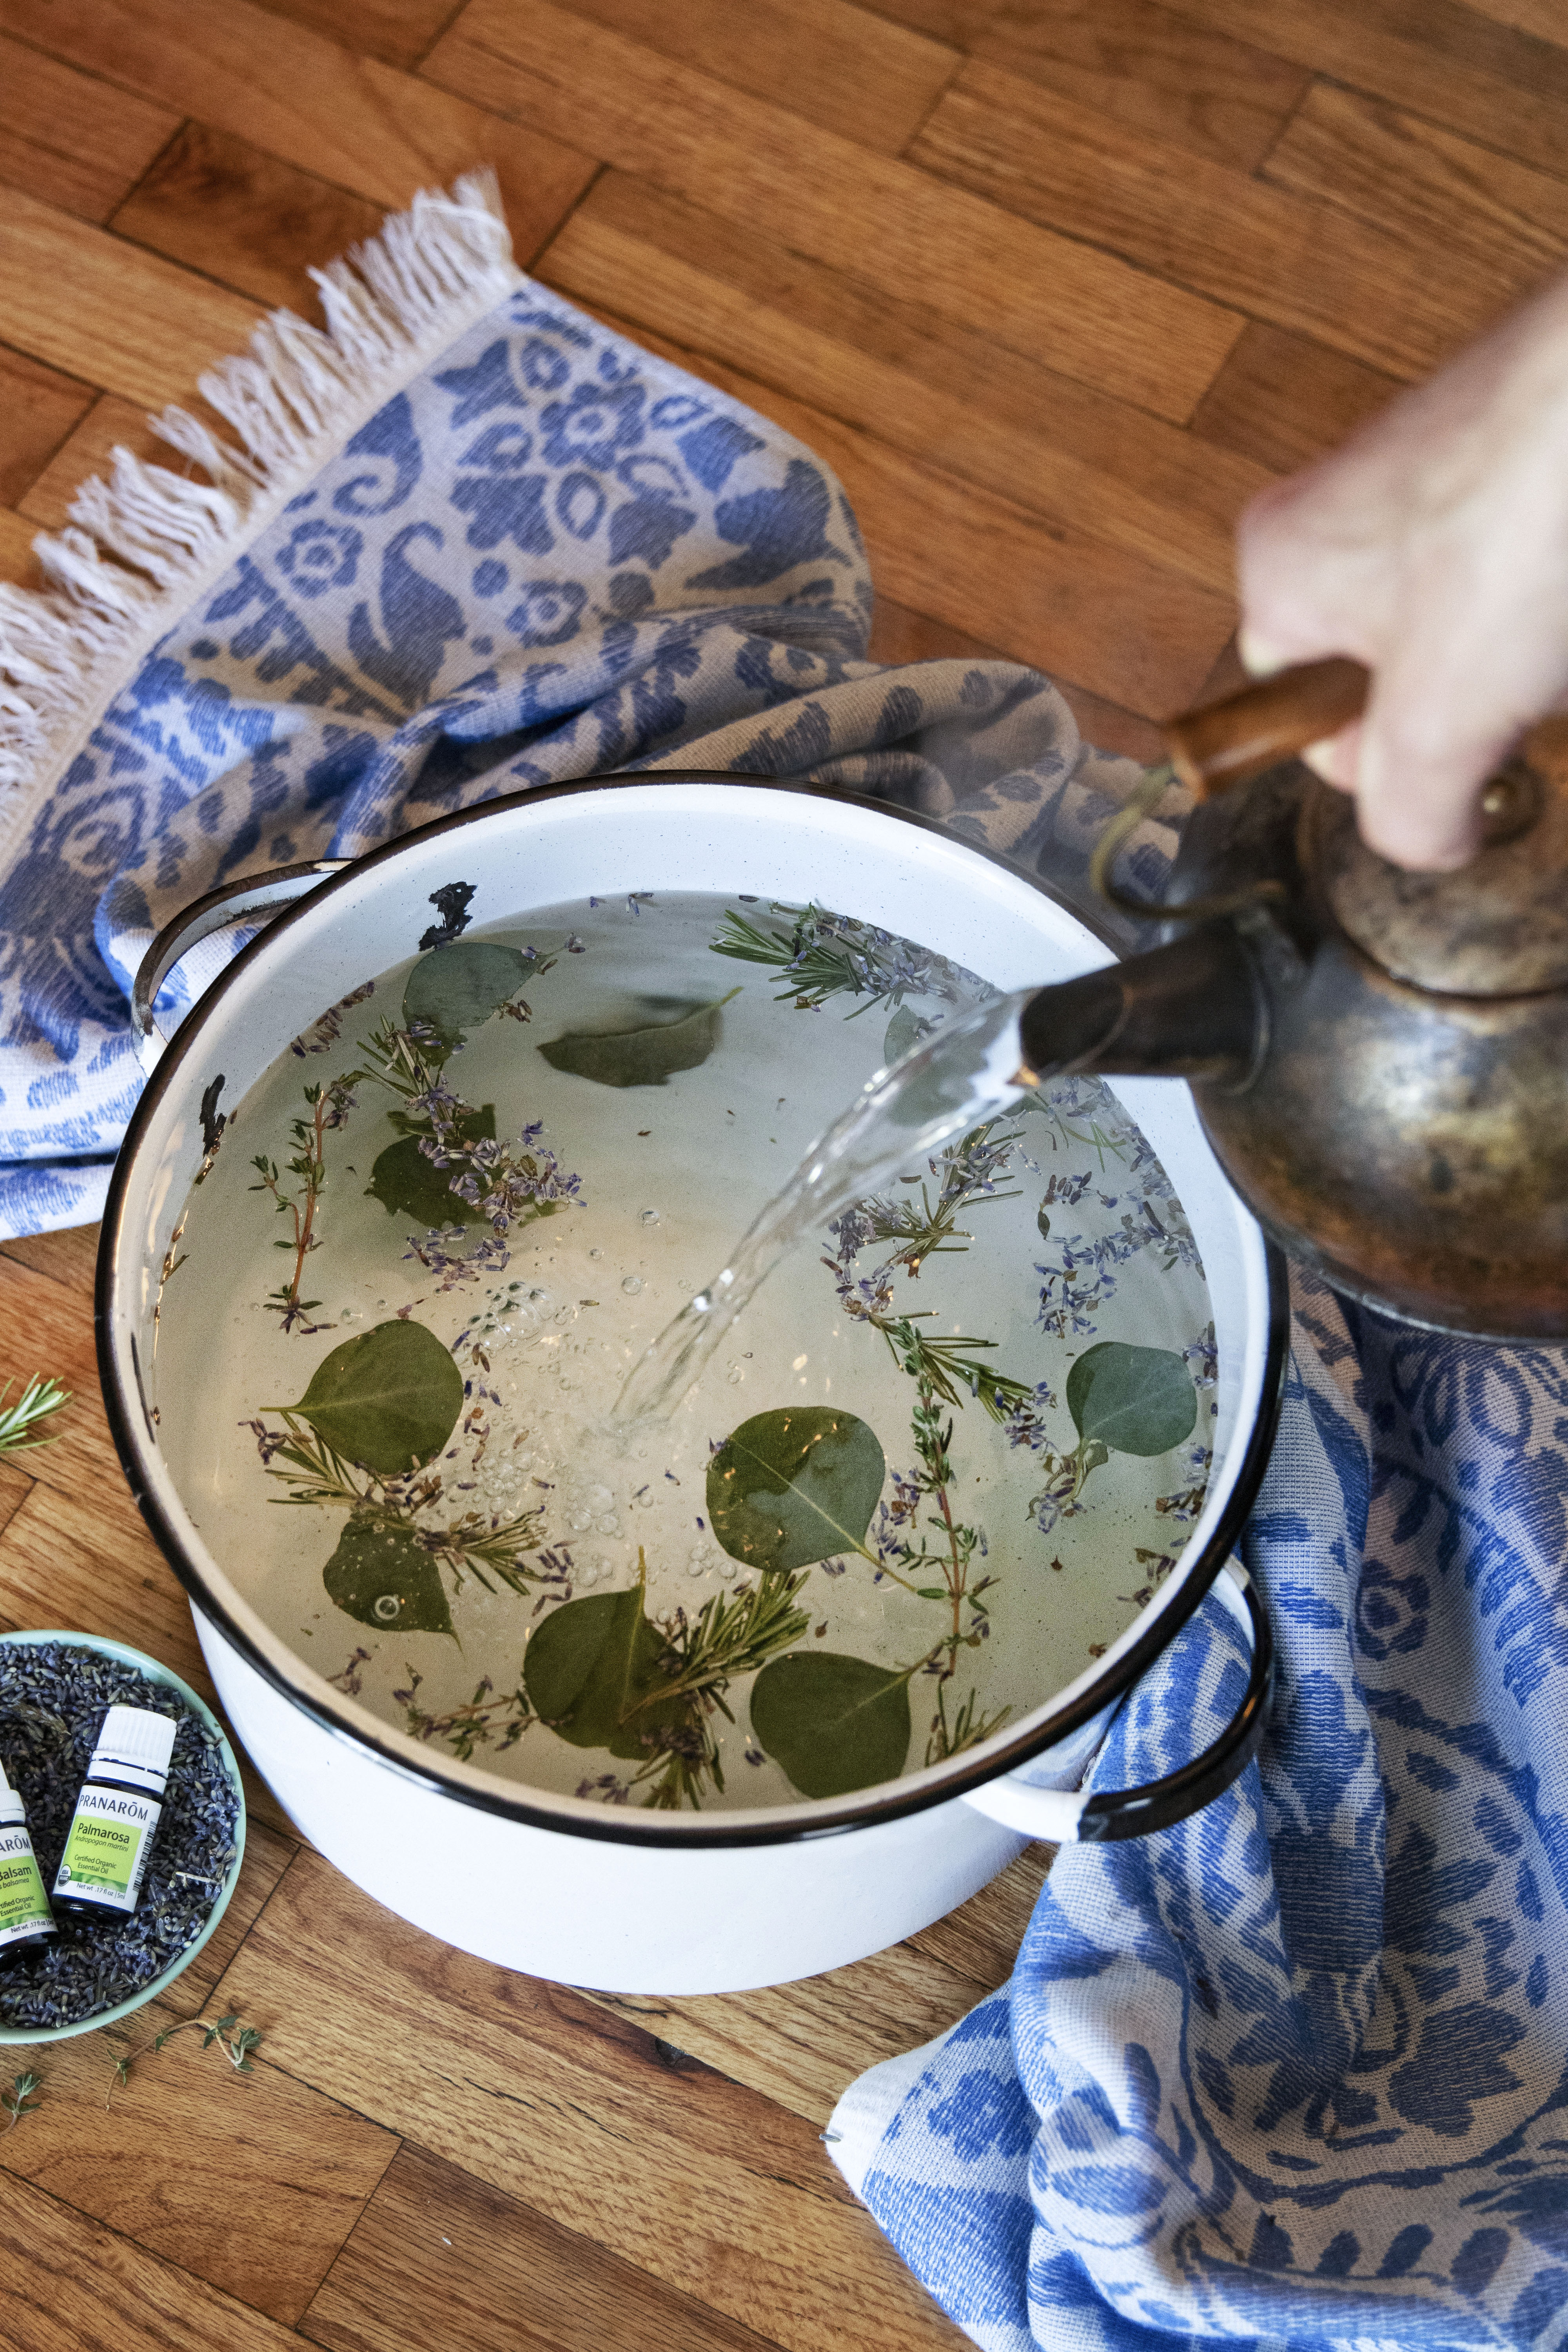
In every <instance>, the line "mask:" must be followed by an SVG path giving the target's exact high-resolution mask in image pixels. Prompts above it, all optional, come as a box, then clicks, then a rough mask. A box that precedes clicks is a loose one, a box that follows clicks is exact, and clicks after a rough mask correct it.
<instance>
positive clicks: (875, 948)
mask: <svg viewBox="0 0 1568 2352" xmlns="http://www.w3.org/2000/svg"><path fill="white" fill-rule="evenodd" d="M771 911H772V912H773V914H775V915H788V916H792V917H793V918H794V920H793V922H792V924H791V926H790V929H788V930H779V929H776V928H774V927H772V926H765V925H763V924H762V923H758V922H754V921H753V920H752V918H751V917H750V916H749V915H738V914H736V913H734V912H733V911H731V912H730V913H728V914H726V916H725V918H724V927H723V929H721V932H720V934H719V937H718V938H717V939H716V940H713V941H712V942H711V947H712V951H713V953H714V954H715V955H721V956H732V957H734V959H735V960H736V961H737V962H740V963H759V964H762V965H763V966H765V967H766V968H767V969H768V970H770V971H773V974H774V975H775V977H776V979H777V980H778V982H779V983H780V985H779V988H778V990H777V992H776V993H775V996H774V999H773V1001H774V1003H777V1004H785V1003H789V1002H790V1001H791V1000H792V999H793V1000H794V1003H795V1005H796V1006H797V1008H798V1009H799V1010H800V1011H801V1012H803V1013H815V1012H816V1011H817V1010H818V1009H819V1008H820V1007H821V1006H822V1005H823V1004H825V1003H826V1002H827V999H828V998H829V997H830V996H846V995H847V996H863V997H864V998H865V1000H866V1002H865V1003H863V1004H859V1005H857V1007H856V1008H855V1011H854V1012H853V1013H850V1015H849V1016H848V1017H849V1019H850V1020H851V1021H854V1020H858V1018H859V1016H860V1014H861V1013H869V1012H870V1011H871V1009H872V1007H873V1005H877V1004H886V1005H890V1006H895V1007H896V1006H898V1005H900V1004H901V1003H903V1001H904V999H905V997H906V996H933V995H934V996H940V997H942V998H943V999H944V1000H945V1001H946V1002H947V1003H955V1002H956V1001H957V999H958V996H959V993H960V992H961V988H962V984H963V974H961V973H960V972H959V971H958V970H957V968H956V966H954V965H952V964H950V963H949V962H948V961H947V959H946V957H945V956H938V955H932V954H931V953H930V952H929V951H928V950H925V949H923V948H916V947H913V946H911V945H910V942H909V941H908V940H900V939H896V938H895V937H894V936H893V934H892V933H891V932H889V931H879V930H876V929H873V928H872V926H871V925H870V924H868V923H861V922H858V921H856V920H855V919H854V918H853V917H852V916H848V915H835V914H831V913H829V911H828V909H827V908H826V907H819V906H817V905H816V901H815V900H814V901H813V902H812V904H811V905H810V906H807V907H788V906H781V905H780V904H779V903H778V902H777V901H776V900H775V901H774V903H773V907H772V908H771Z"/></svg>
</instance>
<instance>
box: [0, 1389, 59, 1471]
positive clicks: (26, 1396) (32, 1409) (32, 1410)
mask: <svg viewBox="0 0 1568 2352" xmlns="http://www.w3.org/2000/svg"><path fill="white" fill-rule="evenodd" d="M11 1386H12V1383H11V1382H10V1381H6V1383H5V1387H4V1388H3V1389H0V1458H4V1456H5V1455H6V1454H26V1453H28V1452H29V1451H30V1450H31V1449H32V1447H34V1446H35V1445H53V1444H55V1442H56V1439H57V1438H58V1434H59V1433H58V1430H51V1431H50V1432H49V1433H48V1434H47V1436H41V1435H39V1434H38V1431H39V1426H40V1424H41V1423H43V1422H45V1421H47V1419H48V1417H49V1415H50V1414H51V1413H55V1412H58V1411H59V1410H60V1407H61V1406H62V1405H67V1404H69V1402H70V1401H71V1392H70V1391H69V1389H66V1388H62V1387H61V1386H60V1384H59V1382H58V1381H57V1380H44V1379H42V1378H40V1376H39V1375H38V1374H37V1373H36V1372H35V1374H34V1375H33V1378H32V1379H31V1380H30V1381H28V1382H27V1384H26V1388H25V1389H24V1390H23V1391H22V1393H21V1395H20V1396H19V1397H18V1398H17V1399H16V1403H15V1404H11V1405H8V1404H6V1402H5V1400H6V1398H7V1397H8V1396H9V1395H10V1393H11Z"/></svg>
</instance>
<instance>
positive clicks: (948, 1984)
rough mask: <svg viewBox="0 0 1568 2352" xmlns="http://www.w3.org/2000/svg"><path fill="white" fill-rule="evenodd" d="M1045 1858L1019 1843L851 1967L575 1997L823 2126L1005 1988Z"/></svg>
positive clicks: (1045, 1852) (1048, 1850) (1044, 1852)
mask: <svg viewBox="0 0 1568 2352" xmlns="http://www.w3.org/2000/svg"><path fill="white" fill-rule="evenodd" d="M1054 1851H1055V1849H1054V1848H1052V1847H1050V1846H1031V1847H1029V1848H1028V1849H1027V1850H1026V1852H1025V1853H1022V1854H1020V1855H1019V1857H1018V1859H1017V1860H1016V1862H1014V1863H1010V1864H1008V1866H1007V1868H1006V1869H1005V1871H1004V1872H1003V1873H1002V1874H1001V1875H1000V1877H998V1878H994V1879H993V1880H992V1882H991V1884H990V1885H989V1886H983V1887H982V1888H981V1890H980V1892H979V1894H978V1895H973V1896H972V1897H971V1899H970V1901H969V1902H967V1903H965V1904H963V1906H961V1908H960V1909H958V1910H957V1911H954V1912H953V1913H952V1915H951V1916H950V1917H948V1918H946V1919H939V1920H937V1921H936V1922H935V1923H934V1925H933V1926H931V1927H925V1928H922V1929H921V1932H920V1934H919V1935H918V1936H911V1937H909V1939H908V1940H907V1941H906V1942H904V1943H902V1944H899V1945H896V1946H895V1947H894V1948H892V1950H890V1951H886V1952H878V1953H876V1954H874V1955H873V1957H872V1958H870V1959H868V1960H858V1961H857V1962H856V1964H855V1966H854V1967H853V1968H847V1969H832V1970H830V1971H829V1972H828V1973H827V1974H826V1975H824V1976H819V1977H810V1978H807V1979H805V1980H804V1981H803V1982H800V1983H797V1984H787V1985H773V1986H769V1987H766V1988H764V1989H763V1990H762V1991H759V1992H746V1993H724V1994H718V1995H708V1996H703V1997H700V1998H696V1999H688V2000H669V1999H660V1998H657V1997H653V1996H630V1995H626V1994H622V1993H595V1992H591V1993H586V1994H584V1999H585V2000H592V2001H594V2002H595V2003H597V2004H598V2005H599V2006H600V2007H602V2008H605V2009H609V2010H613V2011H616V2013H617V2014H618V2015H620V2016H623V2017H630V2018H635V2019H636V2020H637V2022H638V2023H639V2024H640V2025H643V2026H645V2027H646V2028H647V2030H648V2031H649V2032H656V2033H658V2035H659V2036H660V2038H661V2039H662V2040H664V2041H666V2042H673V2043H674V2044H675V2046H676V2047H677V2048H678V2049H680V2050H682V2051H686V2052H689V2053H690V2055H691V2056H692V2057H694V2058H700V2059H701V2060H702V2062H703V2063H705V2064H707V2065H710V2066H716V2067H717V2068H718V2069H719V2071H720V2073H721V2074H727V2075H728V2076H729V2077H730V2079H731V2081H732V2082H736V2083H744V2084H747V2086H748V2087H749V2088H750V2089H752V2090H753V2091H760V2092H762V2093H763V2095H764V2096H765V2097H767V2098H770V2099H773V2100H774V2101H775V2102H776V2103H777V2104H778V2105H780V2106H783V2107H788V2108H789V2109H791V2111H792V2112H793V2113H794V2114H795V2115H799V2116H805V2117H806V2118H807V2120H808V2121H810V2122H812V2123H816V2124H825V2123H826V2121H827V2118H828V2116H830V2115H831V2114H832V2112H833V2109H834V2107H835V2106H836V2105H837V2103H838V2099H839V2097H840V2095H841V2094H842V2093H843V2092H844V2091H845V2090H847V2087H848V2085H849V2084H851V2083H852V2082H853V2081H854V2079H855V2077H856V2075H857V2074H863V2073H864V2072H865V2070H866V2068H867V2067H868V2066H875V2065H877V2064H878V2063H879V2062H880V2061H881V2060H882V2059H884V2058H892V2057H896V2056H897V2055H898V2054H899V2053H900V2051H904V2050H909V2049H912V2048H913V2047H914V2046H915V2044H916V2043H917V2042H930V2041H931V2040H932V2039H933V2038H934V2037H935V2036H936V2035H937V2034H939V2033H945V2032H947V2030H948V2028H949V2026H952V2025H956V2024H957V2022H958V2021H959V2019H960V2018H961V2017H963V2016H966V2015H967V2014H968V2012H969V2011H970V2010H972V2009H973V2007H974V2006H975V2004H976V2002H977V2001H981V2000H984V1998H985V1996H986V1994H987V1993H989V1992H993V1991H994V1990H995V1988H996V1987H997V1986H998V1985H999V1984H1005V1982H1006V1980H1007V1979H1008V1977H1010V1976H1011V1975H1012V1973H1013V1967H1014V1963H1015V1962H1016V1958H1017V1957H1018V1947H1019V1945H1020V1944H1021V1943H1022V1941H1023V1937H1024V1930H1025V1928H1026V1927H1027V1926H1028V1924H1029V1919H1030V1916H1031V1914H1032V1913H1033V1911H1034V1907H1035V1905H1036V1903H1037V1901H1038V1899H1039V1892H1040V1888H1041V1886H1042V1885H1044V1883H1045V1875H1046V1871H1047V1867H1048V1864H1049V1862H1050V1858H1051V1855H1052V1853H1054Z"/></svg>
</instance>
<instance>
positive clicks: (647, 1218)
mask: <svg viewBox="0 0 1568 2352" xmlns="http://www.w3.org/2000/svg"><path fill="white" fill-rule="evenodd" d="M640 1222H641V1223H643V1224H645V1225H657V1224H658V1210H657V1209H645V1210H644V1211H643V1213H642V1217H641V1220H640Z"/></svg>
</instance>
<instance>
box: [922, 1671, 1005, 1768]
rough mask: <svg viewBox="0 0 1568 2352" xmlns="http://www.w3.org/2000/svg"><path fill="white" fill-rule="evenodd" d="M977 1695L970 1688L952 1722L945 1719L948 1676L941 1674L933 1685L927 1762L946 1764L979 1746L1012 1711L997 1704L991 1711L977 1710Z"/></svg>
mask: <svg viewBox="0 0 1568 2352" xmlns="http://www.w3.org/2000/svg"><path fill="white" fill-rule="evenodd" d="M979 1705H980V1695H979V1693H978V1692H977V1691H971V1692H970V1694H969V1696H968V1697H967V1698H966V1699H965V1700H964V1701H963V1705H962V1706H960V1708H959V1710H958V1712H957V1714H956V1715H955V1716H954V1717H953V1718H952V1724H951V1726H950V1725H949V1723H948V1719H947V1680H946V1677H945V1676H944V1677H943V1678H942V1680H941V1681H940V1682H939V1683H938V1684H937V1686H936V1713H935V1714H934V1715H933V1716H932V1717H931V1737H930V1738H928V1739H927V1741H926V1762H927V1763H928V1764H945V1763H946V1762H947V1760H948V1759H949V1757H951V1756H962V1755H963V1752H964V1750H965V1749H966V1748H978V1747H980V1746H981V1745H982V1744H983V1742H984V1741H985V1740H987V1739H989V1738H990V1737H991V1735H992V1733H993V1732H994V1731H1000V1730H1001V1728H1002V1726H1003V1725H1004V1724H1005V1722H1006V1720H1007V1717H1009V1716H1010V1715H1011V1713H1012V1712H1013V1710H1012V1708H1011V1707H1007V1706H999V1707H998V1708H997V1709H996V1711H995V1713H994V1715H983V1714H981V1713H979V1712H978V1709H979Z"/></svg>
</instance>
